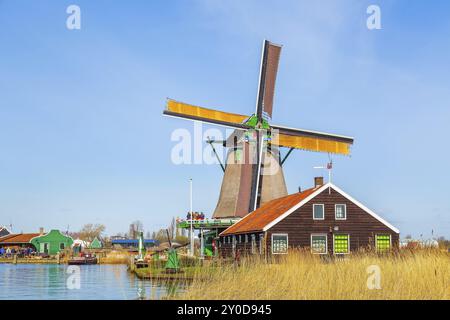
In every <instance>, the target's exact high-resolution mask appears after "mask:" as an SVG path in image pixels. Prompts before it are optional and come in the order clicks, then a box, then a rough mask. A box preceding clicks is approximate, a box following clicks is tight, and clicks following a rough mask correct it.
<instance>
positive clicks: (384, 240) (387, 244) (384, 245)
mask: <svg viewBox="0 0 450 320" xmlns="http://www.w3.org/2000/svg"><path fill="white" fill-rule="evenodd" d="M375 247H376V249H377V252H380V253H382V252H388V251H389V250H391V235H390V234H377V235H375Z"/></svg>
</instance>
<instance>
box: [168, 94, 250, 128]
mask: <svg viewBox="0 0 450 320" xmlns="http://www.w3.org/2000/svg"><path fill="white" fill-rule="evenodd" d="M167 110H168V111H170V112H174V113H178V114H184V115H189V116H195V117H200V118H206V119H212V120H218V121H225V122H232V123H238V124H242V123H243V122H244V121H245V120H246V119H248V118H249V116H246V115H241V114H237V113H231V112H223V111H219V110H214V109H208V108H203V107H199V106H195V105H191V104H188V103H184V102H180V101H176V100H173V99H167Z"/></svg>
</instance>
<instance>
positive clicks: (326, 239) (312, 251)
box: [310, 233, 328, 254]
mask: <svg viewBox="0 0 450 320" xmlns="http://www.w3.org/2000/svg"><path fill="white" fill-rule="evenodd" d="M313 236H325V249H326V251H325V252H314V250H313V245H312V238H313ZM310 246H311V253H312V254H328V234H326V233H311V237H310Z"/></svg>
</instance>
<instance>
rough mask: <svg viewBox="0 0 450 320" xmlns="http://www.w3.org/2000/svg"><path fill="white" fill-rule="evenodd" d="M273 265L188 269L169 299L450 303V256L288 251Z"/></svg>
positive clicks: (245, 262)
mask: <svg viewBox="0 0 450 320" xmlns="http://www.w3.org/2000/svg"><path fill="white" fill-rule="evenodd" d="M276 260H277V261H272V262H271V263H267V262H266V261H265V260H263V259H261V258H258V257H256V258H255V257H247V258H242V259H241V261H240V263H239V265H238V264H236V263H232V262H228V263H226V262H220V261H219V262H212V261H211V262H210V263H209V264H208V265H205V266H203V267H195V268H192V267H191V269H188V271H187V272H186V273H185V274H184V275H185V277H184V278H183V274H180V278H179V280H178V281H180V282H183V281H184V285H185V286H186V290H184V291H183V292H182V293H179V294H173V295H171V296H169V297H168V299H187V300H261V299H267V300H284V299H286V300H311V299H313V300H355V299H361V300H387V299H389V300H392V299H394V300H411V299H418V300H428V299H437V300H448V299H450V255H449V253H448V252H443V251H440V250H438V249H423V250H401V251H400V252H397V253H390V254H386V255H377V254H374V253H370V252H360V253H352V254H351V255H346V256H344V257H343V258H329V257H325V256H322V257H321V256H318V255H312V254H310V253H309V252H305V251H292V252H290V253H289V255H286V256H277V257H276ZM377 268H379V269H377ZM376 270H379V272H380V273H379V275H380V277H379V287H380V289H376V288H373V287H372V288H373V289H369V286H371V284H370V283H372V284H373V283H374V282H373V280H374V279H375V278H374V277H375V276H376V275H375V274H374V272H376ZM139 272H140V273H141V274H140V276H141V277H142V278H145V276H144V277H143V275H145V274H147V275H148V274H149V273H148V272H149V270H141V271H139ZM138 277H139V275H138ZM374 281H375V283H376V279H375V280H374ZM369 282H370V283H369ZM376 286H377V285H375V287H376Z"/></svg>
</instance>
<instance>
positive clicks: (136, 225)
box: [128, 220, 144, 239]
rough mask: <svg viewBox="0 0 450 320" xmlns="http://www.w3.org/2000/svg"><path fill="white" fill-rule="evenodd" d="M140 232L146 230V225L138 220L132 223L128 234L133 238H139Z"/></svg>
mask: <svg viewBox="0 0 450 320" xmlns="http://www.w3.org/2000/svg"><path fill="white" fill-rule="evenodd" d="M140 232H144V225H143V224H142V221H140V220H136V221H134V222H132V223H131V224H130V230H129V232H128V235H129V237H130V238H131V239H137V237H138V235H139V233H140Z"/></svg>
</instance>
